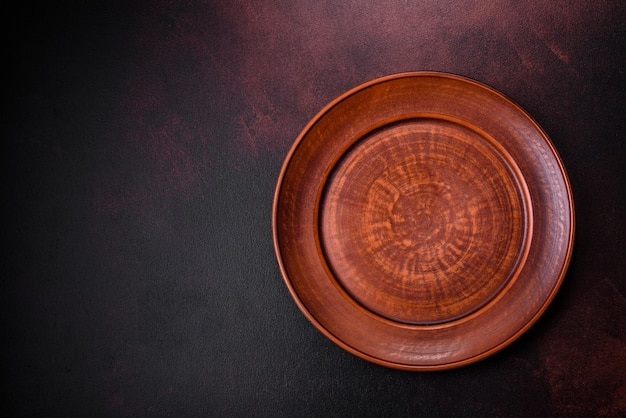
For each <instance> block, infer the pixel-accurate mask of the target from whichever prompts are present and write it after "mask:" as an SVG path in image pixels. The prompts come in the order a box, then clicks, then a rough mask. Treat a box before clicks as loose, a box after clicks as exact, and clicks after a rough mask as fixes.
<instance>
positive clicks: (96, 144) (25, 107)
mask: <svg viewBox="0 0 626 418" xmlns="http://www.w3.org/2000/svg"><path fill="white" fill-rule="evenodd" d="M86 3H88V2H80V1H62V2H60V3H59V2H54V4H43V5H37V4H31V3H29V4H28V6H27V7H22V8H21V9H18V10H17V11H16V12H14V13H12V14H11V15H9V16H7V17H6V19H8V20H11V21H13V22H14V23H15V24H16V25H15V26H14V28H12V29H10V30H7V29H5V32H7V33H6V35H5V39H6V43H7V45H8V46H7V53H6V55H5V60H4V62H5V67H7V69H8V70H9V71H8V73H9V75H8V76H5V91H7V92H8V94H7V95H5V103H7V104H8V110H5V112H4V114H3V120H4V122H5V123H4V126H5V135H4V136H5V142H4V144H5V145H4V149H5V151H4V152H3V156H4V159H5V162H4V163H3V164H2V186H3V196H4V200H3V201H4V203H3V211H2V214H3V216H2V246H1V254H0V263H1V264H0V265H1V266H2V270H1V273H2V277H1V282H0V298H1V300H0V305H1V314H2V316H1V318H2V319H1V320H2V334H1V340H2V343H1V352H2V376H3V380H4V383H5V388H7V387H8V389H5V390H4V391H3V399H4V400H3V409H5V410H8V411H9V412H11V413H12V415H15V416H38V415H44V416H72V415H73V416H76V415H78V416H84V415H98V416H100V415H101V416H197V415H200V416H247V417H249V416H272V417H278V416H286V417H287V416H289V417H291V416H324V417H329V416H422V415H423V416H538V415H542V416H550V415H559V416H589V415H594V416H620V415H621V416H623V415H626V298H625V294H626V261H625V260H626V251H625V250H626V245H625V244H624V242H625V239H624V237H625V236H626V168H625V163H624V161H625V160H626V149H625V148H626V146H625V142H626V138H625V135H626V77H625V70H626V59H625V58H626V7H624V6H623V5H622V2H621V1H618V0H612V1H591V0H582V1H567V2H548V1H544V2H533V1H504V0H501V1H498V0H494V1H446V0H441V1H415V2H405V1H379V2H374V1H371V2H366V1H361V2H359V1H293V2H292V1H255V2H249V1H239V0H237V1H199V0H188V1H175V0H169V1H168V0H156V1H152V2H146V1H143V2H122V1H117V0H114V1H108V2H98V3H99V4H92V5H89V4H86ZM417 70H434V71H445V72H452V73H456V74H460V75H464V76H468V77H471V78H474V79H477V80H479V81H482V82H484V83H487V84H489V85H491V86H493V87H495V88H497V89H499V90H500V91H502V92H503V93H505V94H506V95H508V96H509V97H511V98H512V99H513V100H514V101H516V102H518V103H519V104H520V105H521V106H522V107H524V108H525V109H526V110H527V111H528V112H529V113H530V114H531V115H533V116H534V117H535V118H536V120H537V121H538V122H539V124H541V125H542V126H543V127H544V129H545V130H546V131H547V133H548V135H549V136H550V137H551V138H552V140H553V142H554V144H555V145H556V147H557V149H558V151H559V152H560V154H561V156H562V158H563V160H564V163H565V166H566V168H567V170H568V172H569V174H570V177H571V181H572V186H573V191H574V197H575V204H576V210H577V234H576V246H575V250H574V256H573V259H572V264H571V267H570V270H569V273H568V275H567V277H566V280H565V282H564V285H563V287H562V290H561V291H560V293H559V294H558V296H557V298H556V300H555V301H554V303H553V305H551V307H550V309H549V310H548V311H547V312H546V314H545V316H544V317H542V319H541V320H540V321H539V323H537V324H536V325H535V326H534V327H533V328H532V329H531V330H530V331H529V332H528V333H527V334H526V335H524V336H523V337H522V338H521V339H520V340H519V341H517V342H516V343H515V344H514V345H512V346H511V347H509V348H507V349H505V350H504V351H502V352H501V353H499V354H497V355H495V356H494V357H491V358H489V359H487V360H484V361H481V362H479V363H477V364H475V365H471V366H468V367H464V368H461V369H457V370H452V371H447V372H440V373H427V374H423V373H408V372H400V371H395V370H389V369H386V368H382V367H380V366H376V365H373V364H369V363H367V362H365V361H362V360H360V359H358V358H355V357H354V356H352V355H350V354H348V353H346V352H344V351H343V350H341V349H340V348H338V347H336V346H335V345H334V344H332V343H331V342H330V341H328V340H326V339H325V338H324V337H323V336H322V335H321V334H320V333H319V332H317V331H316V330H315V329H314V328H313V327H312V326H311V325H310V324H309V323H308V322H307V321H306V319H305V318H304V316H303V315H302V314H301V313H300V312H299V311H298V309H297V308H296V306H295V304H294V303H293V301H292V300H291V299H290V296H289V294H288V292H287V289H286V287H285V286H284V284H283V282H282V279H281V277H280V273H279V271H278V267H277V264H276V261H275V259H274V254H273V250H272V241H271V231H270V214H271V203H272V197H273V196H272V195H273V188H274V185H275V181H276V178H277V175H278V171H279V169H280V166H281V164H282V160H283V158H284V157H285V154H286V152H287V150H288V149H289V147H290V145H291V143H292V142H293V141H294V139H295V138H296V136H297V135H298V133H299V132H300V130H301V129H302V128H303V127H304V125H305V124H306V122H307V121H308V120H309V119H310V118H312V117H313V116H314V115H315V113H317V112H318V111H319V110H320V108H321V107H322V106H324V105H325V104H326V103H328V102H329V101H330V100H332V99H333V98H335V97H336V96H337V95H339V94H341V93H342V92H343V91H345V90H347V89H349V88H351V87H354V86H355V85H358V84H360V83H362V82H365V81H368V80H370V79H372V78H374V77H378V76H382V75H386V74H390V73H396V72H402V71H417ZM7 384H8V385H7Z"/></svg>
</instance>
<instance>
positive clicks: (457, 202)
mask: <svg viewBox="0 0 626 418" xmlns="http://www.w3.org/2000/svg"><path fill="white" fill-rule="evenodd" d="M513 166H514V162H513V161H512V160H511V159H510V157H508V156H507V155H506V152H505V151H504V150H501V149H498V148H497V147H496V146H495V145H494V144H493V143H492V141H490V140H489V138H486V137H485V136H484V135H481V134H480V133H479V132H477V131H476V130H473V129H470V128H468V127H466V126H463V125H461V124H458V123H455V122H453V121H449V120H444V119H438V118H432V117H428V118H411V119H405V120H400V121H396V122H392V123H389V124H385V125H383V126H381V127H379V128H377V129H375V130H373V131H372V132H369V133H367V134H366V135H364V136H363V137H361V138H359V139H358V140H357V141H356V143H355V144H354V145H353V146H351V147H350V148H349V149H348V150H347V151H346V152H345V154H344V155H342V157H341V158H340V159H339V161H338V162H337V164H336V165H335V167H334V168H333V170H332V172H331V174H330V176H329V177H328V179H327V181H326V184H325V189H324V193H323V195H322V201H321V208H320V218H319V233H320V245H321V246H322V251H323V253H324V257H325V258H326V262H327V263H328V266H329V268H330V270H331V271H332V272H333V274H334V276H335V279H336V280H337V282H338V283H339V284H340V285H341V286H342V287H343V288H344V289H345V290H346V292H347V293H348V294H349V295H350V296H351V297H352V298H354V299H355V300H356V301H358V303H360V304H361V305H362V306H364V307H365V308H367V309H369V310H370V311H372V312H374V313H376V314H378V315H381V316H383V317H385V318H388V319H391V320H394V321H399V322H403V323H408V324H424V325H427V324H438V323H444V322H450V321H454V320H456V319H459V318H462V317H464V316H466V315H468V314H470V313H472V312H474V311H476V310H477V309H479V308H481V307H482V306H484V305H485V304H486V303H488V302H489V301H490V300H491V299H492V298H493V297H494V296H495V295H497V294H498V292H499V291H500V290H501V289H502V288H503V287H504V286H506V285H507V283H509V282H510V281H511V280H512V279H514V278H515V276H516V272H517V267H518V265H519V262H520V260H521V259H523V258H524V257H525V254H526V252H527V249H528V248H527V247H528V246H527V245H526V243H527V242H528V239H529V237H528V232H529V228H528V224H529V219H528V208H529V207H530V205H529V204H528V202H526V201H525V199H526V198H525V194H526V193H524V190H525V188H526V186H525V183H524V181H523V178H521V175H519V173H518V172H517V170H516V169H515V168H514V167H513Z"/></svg>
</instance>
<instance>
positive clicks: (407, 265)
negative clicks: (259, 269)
mask: <svg viewBox="0 0 626 418" xmlns="http://www.w3.org/2000/svg"><path fill="white" fill-rule="evenodd" d="M573 237H574V208H573V200H572V194H571V188H570V185H569V181H568V179H567V175H566V172H565V169H564V167H563V164H562V162H561V160H560V158H559V157H558V155H557V153H556V150H555V149H554V146H553V145H552V143H551V142H550V140H549V139H548V137H547V135H546V134H545V133H544V132H543V131H542V130H541V128H540V127H539V126H538V125H537V124H536V123H535V122H534V121H533V119H532V118H531V117H529V116H528V114H526V113H525V112H524V111H523V110H522V109H521V108H520V107H519V106H517V105H515V104H514V103H512V102H511V101H510V100H508V99H507V98H506V97H504V96H503V95H502V94H500V93H498V92H496V91H494V90H493V89H491V88H489V87H487V86H485V85H483V84H480V83H478V82H475V81H472V80H469V79H466V78H462V77H459V76H454V75H449V74H441V73H403V74H396V75H391V76H388V77H383V78H380V79H376V80H373V81H371V82H368V83H366V84H363V85H361V86H359V87H356V88H354V89H352V90H350V91H348V92H346V93H345V94H343V95H342V96H340V97H339V98H337V99H336V100H334V101H333V102H332V103H330V104H329V105H328V106H326V107H325V108H324V109H323V110H322V111H321V112H320V113H319V114H318V115H317V116H316V117H315V118H313V120H311V122H309V124H308V125H307V126H306V127H305V129H304V130H303V131H302V133H301V134H300V136H299V137H298V138H297V140H296V142H295V144H294V145H293V147H292V148H291V150H290V152H289V154H288V155H287V158H286V161H285V163H284V165H283V168H282V171H281V173H280V176H279V180H278V184H277V186H276V194H275V197H274V208H273V238H274V247H275V250H276V255H277V258H278V262H279V265H280V268H281V272H282V275H283V278H284V280H285V282H286V284H287V287H288V288H289V291H290V292H291V295H292V296H293V298H294V300H295V301H296V303H297V305H298V306H299V308H300V309H301V310H302V312H303V313H304V314H305V315H306V317H307V318H308V319H309V320H310V321H311V322H312V323H313V325H315V327H317V328H318V329H319V330H320V331H321V332H322V333H323V334H324V335H326V336H327V337H328V338H330V339H331V340H332V341H334V342H335V343H336V344H338V345H339V346H341V347H343V348H344V349H346V350H348V351H349V352H351V353H353V354H355V355H357V356H359V357H361V358H363V359H366V360H369V361H372V362H374V363H377V364H381V365H384V366H388V367H394V368H399V369H407V370H437V369H447V368H452V367H458V366H461V365H464V364H468V363H471V362H474V361H477V360H479V359H481V358H484V357H486V356H488V355H490V354H492V353H494V352H496V351H497V350H499V349H501V348H503V347H505V346H506V345H508V344H509V343H511V342H512V341H513V340H515V339H516V338H517V337H519V336H520V335H521V334H522V333H523V332H524V331H525V330H526V329H528V328H529V327H530V326H531V325H532V324H533V323H534V322H535V321H536V320H537V319H538V317H539V316H540V315H541V314H542V313H543V311H544V310H545V309H546V307H547V306H548V304H549V303H550V301H551V300H552V299H553V297H554V295H555V293H556V291H557V290H558V288H559V286H560V284H561V282H562V280H563V277H564V275H565V271H566V269H567V266H568V264H569V260H570V257H571V253H572V246H573Z"/></svg>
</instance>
